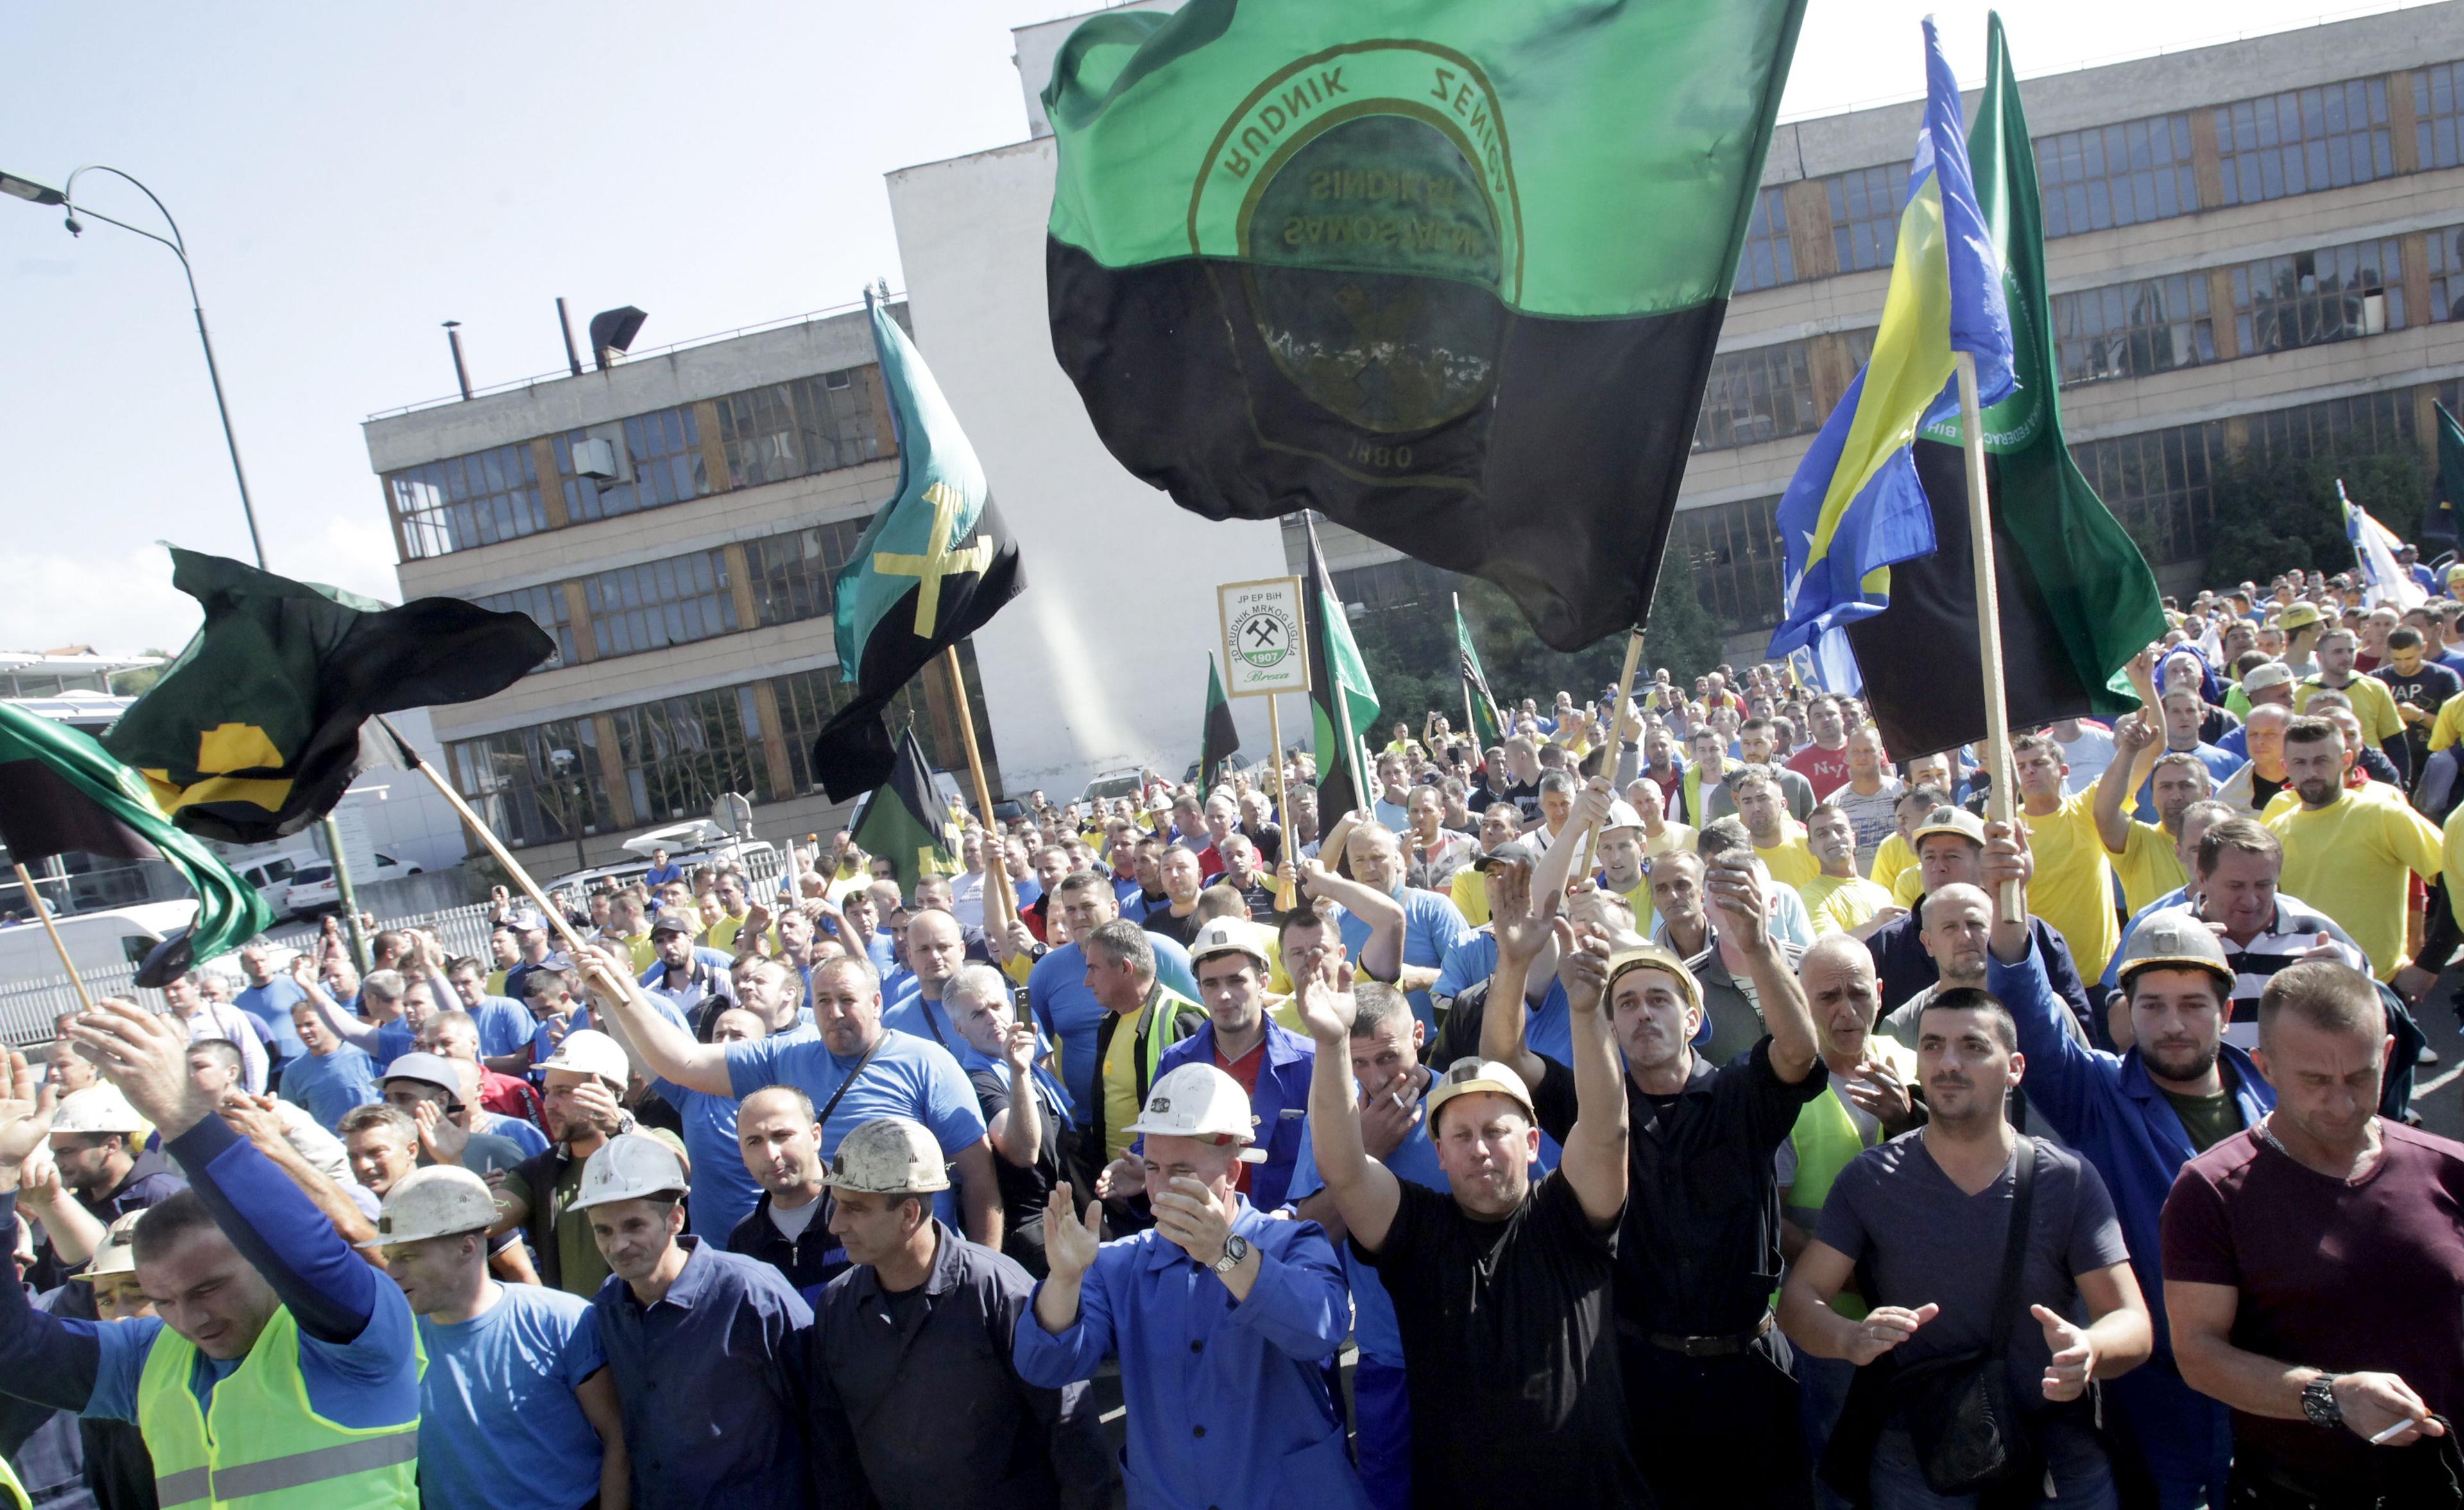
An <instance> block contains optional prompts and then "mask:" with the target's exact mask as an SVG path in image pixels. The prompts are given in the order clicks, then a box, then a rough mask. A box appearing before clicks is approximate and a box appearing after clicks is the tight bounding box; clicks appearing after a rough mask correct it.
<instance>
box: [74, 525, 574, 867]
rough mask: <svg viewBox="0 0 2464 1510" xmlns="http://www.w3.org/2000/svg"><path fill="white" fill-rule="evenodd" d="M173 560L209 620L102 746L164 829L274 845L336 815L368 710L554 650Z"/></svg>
mask: <svg viewBox="0 0 2464 1510" xmlns="http://www.w3.org/2000/svg"><path fill="white" fill-rule="evenodd" d="M171 566H172V570H171V584H172V585H173V586H175V587H177V588H179V589H180V590H181V591H182V592H184V593H187V595H188V596H189V597H191V598H194V599H196V600H197V602H199V603H201V604H203V605H204V607H205V610H206V622H205V626H204V627H203V628H201V629H199V630H198V631H197V635H196V638H195V639H192V640H190V641H189V642H188V645H187V648H186V649H184V650H182V651H181V652H180V658H179V659H178V660H176V661H174V662H172V663H171V668H170V669H169V670H167V671H165V672H164V673H163V679H162V680H161V681H159V682H157V683H155V684H154V686H153V689H151V690H149V691H147V692H146V693H145V695H144V696H143V697H140V698H139V699H138V700H137V701H136V702H135V703H134V704H132V705H131V706H130V707H129V709H128V711H126V712H124V713H122V714H121V715H120V721H119V722H118V723H115V724H113V725H112V726H111V728H110V730H109V731H108V732H107V733H104V734H103V736H102V744H103V748H104V749H106V750H109V751H110V752H111V753H112V754H113V755H117V756H118V757H119V758H120V759H121V760H122V761H124V762H125V763H127V764H129V765H131V766H134V767H136V768H137V770H138V772H139V774H141V775H142V776H143V777H145V779H146V782H147V783H148V784H149V785H150V786H151V787H152V788H153V792H154V801H155V803H156V805H157V806H159V807H160V808H162V810H163V811H164V812H165V813H167V814H169V815H170V817H171V821H173V822H175V823H177V824H179V825H180V826H181V827H182V828H185V829H187V831H188V832H190V833H192V834H201V835H203V836H204V837H206V838H208V839H218V840H221V841H223V842H225V843H233V844H256V843H265V842H266V841H268V840H273V839H280V838H283V837H285V836H286V835H290V834H296V833H297V832H299V831H300V830H301V829H303V828H305V827H307V826H308V825H309V824H310V823H313V822H315V821H317V820H319V819H320V818H322V817H324V816H325V815H326V814H327V813H328V812H330V811H332V810H333V806H334V804H335V803H336V802H338V801H340V800H341V797H342V794H343V792H345V791H346V790H348V789H349V787H350V784H351V778H352V777H354V776H356V775H358V774H359V771H360V769H361V764H362V762H361V755H360V726H361V725H362V724H363V723H365V722H366V721H367V720H368V719H369V718H371V717H373V716H374V715H376V714H378V713H390V712H398V711H402V710H404V709H409V708H427V707H430V706H433V705H435V704H438V703H467V702H471V701H473V699H476V698H481V697H486V696H489V695H490V694H492V693H495V692H500V691H503V690H504V689H506V688H508V687H511V686H513V685H514V683H516V682H517V681H519V680H520V679H521V677H522V674H523V673H524V672H526V671H528V670H529V669H530V668H531V667H535V666H537V665H539V663H540V662H541V661H544V660H546V659H547V658H548V657H549V656H551V655H553V654H555V653H556V642H555V641H553V640H550V639H549V638H548V637H547V634H546V632H545V631H543V630H541V629H540V628H539V625H538V624H534V623H532V622H531V621H530V619H529V618H528V617H527V616H525V615H522V614H518V613H496V612H494V611H492V610H489V609H486V608H482V607H480V606H479V605H478V604H476V603H471V602H463V601H462V600H461V599H459V598H421V599H416V600H414V601H412V602H407V603H405V604H403V605H402V606H401V607H399V608H395V607H391V606H388V605H387V604H385V603H382V602H377V601H376V600H375V599H373V598H363V597H360V596H359V595H358V594H356V593H348V592H344V591H342V590H341V588H339V587H327V586H324V585H322V584H321V583H318V582H295V581H293V580H290V579H289V578H286V577H276V576H275V575H274V574H273V573H271V572H265V571H259V570H258V569H257V568H255V567H253V566H248V565H244V564H242V563H241V562H238V561H234V560H230V559H227V558H223V557H220V556H201V555H199V554H198V553H196V552H194V551H184V550H180V549H178V548H177V547H174V548H173V549H172V551H171Z"/></svg>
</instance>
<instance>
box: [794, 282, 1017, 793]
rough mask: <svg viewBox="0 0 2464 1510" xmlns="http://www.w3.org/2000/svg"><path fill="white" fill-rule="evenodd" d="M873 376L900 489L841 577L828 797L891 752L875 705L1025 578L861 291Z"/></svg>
mask: <svg viewBox="0 0 2464 1510" xmlns="http://www.w3.org/2000/svg"><path fill="white" fill-rule="evenodd" d="M866 303H867V304H868V305H869V309H870V312H871V316H872V340H873V348H874V350H875V351H876V352H878V353H879V355H880V359H881V385H882V388H883V390H884V391H885V392H886V393H888V395H889V397H890V412H891V421H892V423H893V425H894V427H895V429H896V432H897V437H898V491H897V492H895V493H894V494H892V495H891V500H890V502H888V503H887V504H884V505H883V506H882V509H881V512H880V513H879V514H874V515H873V517H872V523H871V524H870V525H869V526H868V527H867V528H866V529H865V532H864V536H863V538H861V539H859V540H858V541H857V542H856V545H855V549H854V550H853V551H851V552H849V553H848V556H847V565H846V567H845V568H844V569H842V570H841V571H840V573H839V575H838V580H837V581H836V583H835V584H834V585H835V587H836V602H837V608H836V612H835V619H836V625H835V627H836V631H837V639H838V656H839V675H840V677H841V678H842V680H844V681H846V682H848V683H852V684H853V686H852V688H851V689H849V692H848V697H847V702H846V703H845V704H844V705H843V706H841V707H840V708H839V710H838V711H836V713H834V714H833V715H832V716H831V718H830V721H829V723H828V724H827V725H825V727H824V728H823V730H822V732H821V733H820V735H819V736H818V737H817V738H816V739H815V740H814V741H813V772H814V774H815V775H816V776H817V777H820V778H821V782H822V786H823V788H824V789H825V791H827V792H828V793H829V795H830V799H831V800H833V801H845V800H847V799H849V798H851V797H854V796H855V795H856V794H858V793H860V792H869V791H871V790H872V789H873V788H875V787H878V786H880V785H881V784H882V782H883V781H884V780H886V779H888V777H889V776H890V772H891V765H892V764H893V762H894V759H895V754H896V752H895V751H894V749H893V747H892V746H891V738H890V732H889V730H888V729H886V728H885V727H883V724H882V717H881V713H882V708H883V707H884V705H886V704H887V703H888V702H889V701H890V699H891V698H892V697H895V696H897V695H898V692H899V689H901V688H903V687H905V686H906V685H907V683H908V682H909V680H910V679H912V678H913V676H914V675H915V674H916V673H917V672H919V671H921V670H922V669H923V668H924V667H925V666H926V665H927V664H928V663H930V662H931V661H933V660H934V659H935V657H937V656H939V655H940V654H941V653H942V652H943V651H944V650H946V649H948V648H949V647H950V646H955V645H957V643H958V642H959V641H960V640H963V639H965V638H966V637H967V636H969V635H971V634H973V633H975V632H976V631H977V630H978V629H980V628H982V627H983V625H984V624H985V623H986V621H988V620H990V619H991V618H992V616H993V615H994V614H995V613H997V612H999V611H1000V610H1001V604H1003V603H1005V602H1009V601H1010V599H1012V598H1013V597H1016V596H1017V595H1018V593H1019V591H1020V589H1022V588H1023V587H1024V586H1025V585H1026V578H1025V574H1024V573H1023V572H1022V571H1021V570H1020V568H1019V561H1018V546H1017V545H1016V544H1015V543H1014V542H1013V541H1012V540H1011V539H1010V536H1009V531H1008V529H1007V528H1006V527H1004V526H1003V525H1002V523H1001V513H1000V511H999V510H997V509H996V508H994V506H993V501H992V492H991V489H990V488H989V486H987V484H986V483H985V480H984V469H983V464H982V463H981V462H980V461H979V460H978V459H977V457H976V450H975V448H974V447H973V446H970V445H969V444H967V437H966V434H965V432H964V431H962V430H960V429H959V427H958V420H957V415H956V414H954V413H953V412H952V411H951V408H950V405H949V401H948V400H947V399H945V398H943V397H942V396H941V387H940V384H939V383H935V382H934V381H933V374H932V371H931V369H929V368H928V367H926V366H925V365H924V359H923V358H922V357H921V356H919V355H917V353H916V350H915V346H914V343H913V342H912V341H910V340H909V339H907V332H906V331H904V330H903V329H901V328H900V327H899V324H898V322H897V321H896V320H895V319H893V318H891V310H890V306H889V305H888V304H887V303H885V302H882V301H879V300H876V299H874V298H872V297H871V296H870V295H867V297H866Z"/></svg>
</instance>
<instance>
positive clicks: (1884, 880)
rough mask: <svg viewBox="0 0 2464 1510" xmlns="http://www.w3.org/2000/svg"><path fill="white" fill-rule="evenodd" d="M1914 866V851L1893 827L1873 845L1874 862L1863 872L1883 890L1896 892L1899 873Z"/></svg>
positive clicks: (1915, 856)
mask: <svg viewBox="0 0 2464 1510" xmlns="http://www.w3.org/2000/svg"><path fill="white" fill-rule="evenodd" d="M1916 867H1917V854H1916V851H1915V850H1913V849H1910V848H1909V847H1908V842H1907V841H1906V840H1904V839H1902V838H1901V837H1900V831H1899V830H1898V829H1896V828H1895V829H1892V830H1891V832H1890V834H1889V836H1888V837H1887V838H1885V839H1884V840H1883V841H1882V842H1881V843H1880V844H1877V845H1875V846H1874V864H1873V866H1872V868H1870V869H1868V870H1867V871H1866V872H1865V879H1866V880H1868V881H1871V882H1872V883H1874V885H1876V886H1881V888H1882V889H1883V890H1885V891H1890V892H1894V893H1896V892H1897V891H1898V890H1899V888H1900V875H1901V873H1902V872H1903V871H1909V870H1914V869H1915V868H1916Z"/></svg>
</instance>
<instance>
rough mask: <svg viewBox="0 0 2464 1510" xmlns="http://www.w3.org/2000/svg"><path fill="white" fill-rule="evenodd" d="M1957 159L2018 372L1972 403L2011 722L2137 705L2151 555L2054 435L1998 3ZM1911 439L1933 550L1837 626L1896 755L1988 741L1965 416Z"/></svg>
mask: <svg viewBox="0 0 2464 1510" xmlns="http://www.w3.org/2000/svg"><path fill="white" fill-rule="evenodd" d="M1968 161H1969V166H1970V168H1971V169H1972V170H1973V171H1974V174H1975V180H1976V203H1977V208H1979V209H1980V210H1982V211H1983V213H1984V216H1985V223H1986V226H1987V228H1988V229H1989V230H1990V231H1991V234H1992V235H1993V237H1994V238H1995V240H1996V241H1997V242H1998V243H1999V246H2000V255H2001V261H2002V268H2003V279H2004V287H2003V292H2004V295H2005V296H2006V299H2007V301H2008V303H2009V305H2010V310H2011V338H2012V363H2011V369H2012V372H2013V376H2015V377H2016V378H2017V379H2018V382H2019V386H2018V391H2016V392H2014V393H2013V394H2012V395H2011V396H2010V397H2009V398H2007V399H2004V400H2003V401H2002V402H2001V403H1999V404H1995V405H1989V406H1988V407H1987V408H1986V410H1985V412H1984V415H1983V419H1984V422H1985V463H1986V468H1987V483H1988V488H1989V491H1990V492H1991V498H1992V508H1993V513H1992V518H1993V536H1994V575H1995V580H1996V584H1997V585H1996V592H1997V595H1998V597H1999V600H2000V602H2001V606H2002V614H2001V618H2002V664H2003V667H2004V668H2005V678H2006V682H2007V686H2008V689H2009V697H2010V708H2011V727H2013V729H2028V728H2033V727H2035V726H2036V725H2038V724H2046V723H2052V722H2054V721H2055V720H2057V719H2061V718H2074V717H2078V716H2079V715H2081V714H2091V715H2094V716H2097V717H2111V716H2113V715H2114V714H2117V713H2123V712H2127V711H2130V710H2132V709H2134V708H2137V707H2138V706H2139V697H2138V694H2137V693H2135V692H2133V691H2132V690H2131V689H2130V683H2129V677H2128V674H2127V672H2126V671H2125V669H2124V667H2127V666H2128V665H2129V664H2130V659H2131V657H2133V656H2135V655H2137V654H2138V653H2139V652H2140V651H2141V650H2143V649H2145V647H2146V646H2148V645H2150V644H2152V643H2153V642H2155V641H2157V640H2160V639H2162V638H2164V635H2165V630H2166V628H2167V624H2166V620H2165V606H2164V603H2163V602H2162V600H2161V599H2160V598H2159V597H2158V594H2157V590H2156V578H2155V574H2154V573H2152V572H2151V571H2149V570H2148V567H2147V561H2146V558H2145V557H2143V556H2142V555H2141V554H2140V553H2139V547H2138V545H2137V544H2135V543H2134V542H2133V541H2132V540H2131V538H2130V535H2129V532H2128V531H2126V530H2124V529H2123V527H2122V525H2121V524H2120V522H2119V521H2117V520H2116V519H2115V518H2114V517H2113V514H2111V513H2110V512H2109V511H2107V510H2106V508H2105V506H2104V501H2103V500H2102V499H2101V498H2099V497H2098V496H2097V493H2096V489H2095V487H2094V486H2093V485H2092V484H2091V483H2089V481H2088V480H2087V477H2086V475H2085V474H2084V473H2082V472H2081V471H2079V464H2078V463H2077V462H2075V461H2073V460H2072V459H2071V453H2070V448H2069V447H2068V446H2066V445H2064V444H2063V441H2062V406H2061V394H2060V392H2059V390H2058V386H2057V383H2056V382H2055V374H2054V343H2053V339H2052V337H2053V330H2054V325H2053V316H2052V311H2051V309H2050V307H2049V305H2048V303H2047V299H2046V292H2045V239H2044V229H2043V213H2042V203H2043V202H2042V201H2041V200H2040V199H2039V198H2038V197H2037V188H2036V160H2035V151H2034V149H2033V148H2032V147H2031V146H2030V145H2029V141H2028V120H2027V117H2026V115H2025V114H2024V113H2023V112H2022V111H2021V109H2020V106H2019V85H2018V80H2017V77H2016V75H2015V74H2014V72H2013V68H2012V63H2011V53H2010V48H2009V47H2008V46H2007V45H2006V43H2005V42H2004V40H2003V35H2002V21H2001V18H2000V17H1999V16H1998V15H1997V16H1993V17H1991V18H1990V19H1989V22H1988V27H1987V42H1986V62H1985V98H1983V99H1982V100H1981V101H1979V102H1978V104H1977V107H1976V121H1975V124H1974V125H1972V126H1971V127H1969V133H1968ZM1912 449H1913V450H1914V452H1915V457H1916V466H1917V475H1918V477H1919V478H1920V479H1921V480H1922V481H1923V483H1924V484H1925V497H1926V499H1927V500H1928V502H1929V504H1930V506H1931V509H1932V513H1933V530H1934V542H1935V544H1934V551H1933V554H1932V555H1930V556H1924V557H1919V558H1916V559H1914V560H1908V561H1902V562H1900V563H1899V564H1897V565H1895V566H1893V567H1892V568H1891V605H1890V607H1889V608H1888V609H1886V610H1885V611H1883V612H1881V613H1880V614H1877V615H1875V616H1874V617H1872V618H1870V619H1863V620H1859V621H1858V622H1857V623H1855V624H1850V625H1849V626H1848V642H1849V644H1850V646H1852V647H1854V649H1855V651H1856V655H1857V667H1858V669H1859V672H1861V673H1862V675H1863V677H1864V684H1865V685H1864V695H1865V699H1866V702H1867V705H1868V706H1869V707H1871V708H1872V709H1873V711H1874V721H1875V723H1876V724H1877V725H1878V726H1880V728H1881V732H1882V738H1883V742H1884V743H1885V744H1887V745H1888V746H1889V747H1890V749H1891V752H1892V754H1894V755H1924V754H1926V753H1928V752H1931V751H1936V750H1947V749H1949V748H1951V747H1952V746H1954V745H1960V744H1966V743H1969V742H1970V741H1972V740H1976V739H1981V738H1983V737H1984V736H1985V694H1984V674H1983V669H1982V667H1981V666H1980V665H1979V662H1978V651H1977V643H1976V586H1975V577H1974V574H1973V572H1972V570H1971V562H1970V555H1969V527H1968V514H1969V511H1968V471H1967V458H1966V455H1965V453H1964V451H1963V449H1962V448H1961V441H1960V427H1959V420H1958V417H1957V416H1956V415H1953V416H1952V417H1951V419H1950V420H1948V421H1947V422H1946V423H1944V424H1941V425H1936V426H1932V427H1928V428H1925V429H1922V430H1919V431H1918V432H1917V440H1916V444H1915V446H1914V447H1913V448H1912Z"/></svg>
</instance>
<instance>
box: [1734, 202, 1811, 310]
mask: <svg viewBox="0 0 2464 1510" xmlns="http://www.w3.org/2000/svg"><path fill="white" fill-rule="evenodd" d="M1795 281H1796V252H1794V251H1793V249H1792V248H1791V247H1790V246H1789V244H1788V205H1787V202H1786V200H1785V198H1784V197H1783V195H1782V194H1781V192H1780V190H1778V189H1776V188H1767V189H1764V190H1763V191H1762V192H1761V193H1759V194H1756V195H1755V196H1754V215H1753V218H1752V219H1751V220H1749V221H1748V222H1746V245H1745V249H1744V250H1743V251H1741V252H1738V253H1737V281H1736V285H1735V287H1734V289H1733V290H1732V291H1731V292H1733V293H1737V294H1750V293H1752V292H1753V291H1754V290H1756V289H1768V288H1776V287H1778V286H1779V285H1780V284H1782V283H1793V282H1795Z"/></svg>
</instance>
